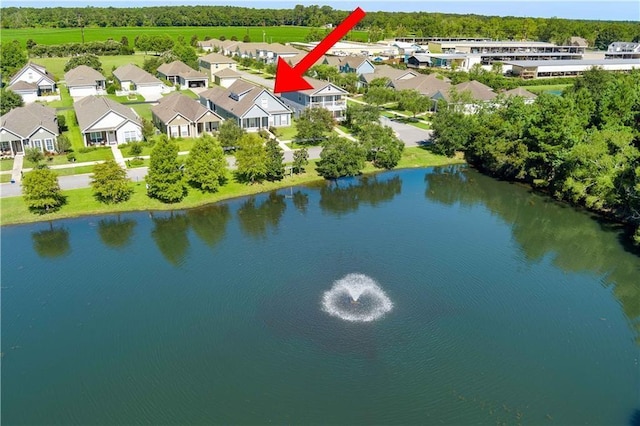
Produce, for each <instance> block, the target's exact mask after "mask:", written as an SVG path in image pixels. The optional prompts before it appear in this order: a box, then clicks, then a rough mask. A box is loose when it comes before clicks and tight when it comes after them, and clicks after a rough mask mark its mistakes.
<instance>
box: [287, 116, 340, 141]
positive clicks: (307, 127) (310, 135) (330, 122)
mask: <svg viewBox="0 0 640 426" xmlns="http://www.w3.org/2000/svg"><path fill="white" fill-rule="evenodd" d="M333 126H335V119H334V118H333V115H332V114H331V111H329V110H327V109H325V108H322V107H313V108H306V109H305V110H303V111H302V113H300V117H299V118H298V121H297V122H296V129H297V130H298V132H297V133H296V136H295V137H294V140H295V141H296V142H301V143H313V142H317V141H320V140H322V139H324V137H325V136H324V134H325V133H326V132H330V131H331V129H333Z"/></svg>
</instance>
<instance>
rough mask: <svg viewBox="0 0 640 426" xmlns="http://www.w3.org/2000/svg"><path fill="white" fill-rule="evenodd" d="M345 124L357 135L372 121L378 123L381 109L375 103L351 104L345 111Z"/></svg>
mask: <svg viewBox="0 0 640 426" xmlns="http://www.w3.org/2000/svg"><path fill="white" fill-rule="evenodd" d="M345 118H346V120H345V125H346V126H347V127H349V128H350V129H351V132H352V133H353V134H355V135H357V134H358V133H360V131H361V130H362V129H364V128H365V127H367V126H368V125H370V124H371V123H377V122H378V119H379V118H380V110H379V109H378V107H376V106H373V105H362V104H349V105H347V111H346V113H345Z"/></svg>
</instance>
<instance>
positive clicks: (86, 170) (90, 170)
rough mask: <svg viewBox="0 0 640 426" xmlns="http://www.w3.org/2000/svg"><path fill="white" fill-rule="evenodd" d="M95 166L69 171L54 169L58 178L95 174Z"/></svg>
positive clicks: (72, 168) (71, 168) (75, 168)
mask: <svg viewBox="0 0 640 426" xmlns="http://www.w3.org/2000/svg"><path fill="white" fill-rule="evenodd" d="M94 167H95V166H80V167H70V168H68V169H52V170H53V172H54V173H55V174H57V175H58V176H70V175H82V174H85V173H93V168H94Z"/></svg>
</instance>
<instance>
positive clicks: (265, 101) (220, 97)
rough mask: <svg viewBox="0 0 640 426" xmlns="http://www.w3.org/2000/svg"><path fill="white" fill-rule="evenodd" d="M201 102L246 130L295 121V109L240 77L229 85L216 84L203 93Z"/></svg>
mask: <svg viewBox="0 0 640 426" xmlns="http://www.w3.org/2000/svg"><path fill="white" fill-rule="evenodd" d="M200 103H201V104H202V105H204V106H206V107H207V108H209V109H210V110H212V111H214V112H215V113H217V114H219V115H220V116H221V117H222V118H224V119H225V120H235V121H236V122H237V123H238V125H239V126H240V127H241V128H243V129H246V130H258V129H260V128H268V127H271V126H274V127H285V126H290V125H291V115H292V111H291V109H289V107H287V105H285V104H284V103H283V102H282V101H281V100H280V99H279V98H278V97H276V96H275V95H274V94H273V93H271V92H269V91H268V90H267V89H265V88H263V87H261V86H257V85H254V84H251V83H249V82H247V81H244V80H237V81H236V82H235V83H233V84H232V85H231V86H229V87H228V88H227V89H224V88H222V87H213V88H211V89H209V90H205V91H204V92H202V93H200Z"/></svg>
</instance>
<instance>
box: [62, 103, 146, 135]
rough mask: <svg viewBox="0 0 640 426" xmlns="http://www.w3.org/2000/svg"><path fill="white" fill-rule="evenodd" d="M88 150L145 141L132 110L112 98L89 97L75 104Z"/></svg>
mask: <svg viewBox="0 0 640 426" xmlns="http://www.w3.org/2000/svg"><path fill="white" fill-rule="evenodd" d="M73 108H74V109H75V111H76V117H78V125H79V126H80V132H81V133H82V138H83V141H84V144H85V145H86V146H90V145H116V144H117V145H120V144H123V143H127V142H134V141H140V140H142V123H141V120H140V117H138V114H136V113H135V111H134V110H133V109H131V108H128V107H126V106H124V105H122V104H121V103H118V102H116V101H113V100H111V99H109V98H104V97H96V96H87V97H86V98H82V99H80V100H79V101H76V102H75V103H74V104H73Z"/></svg>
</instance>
